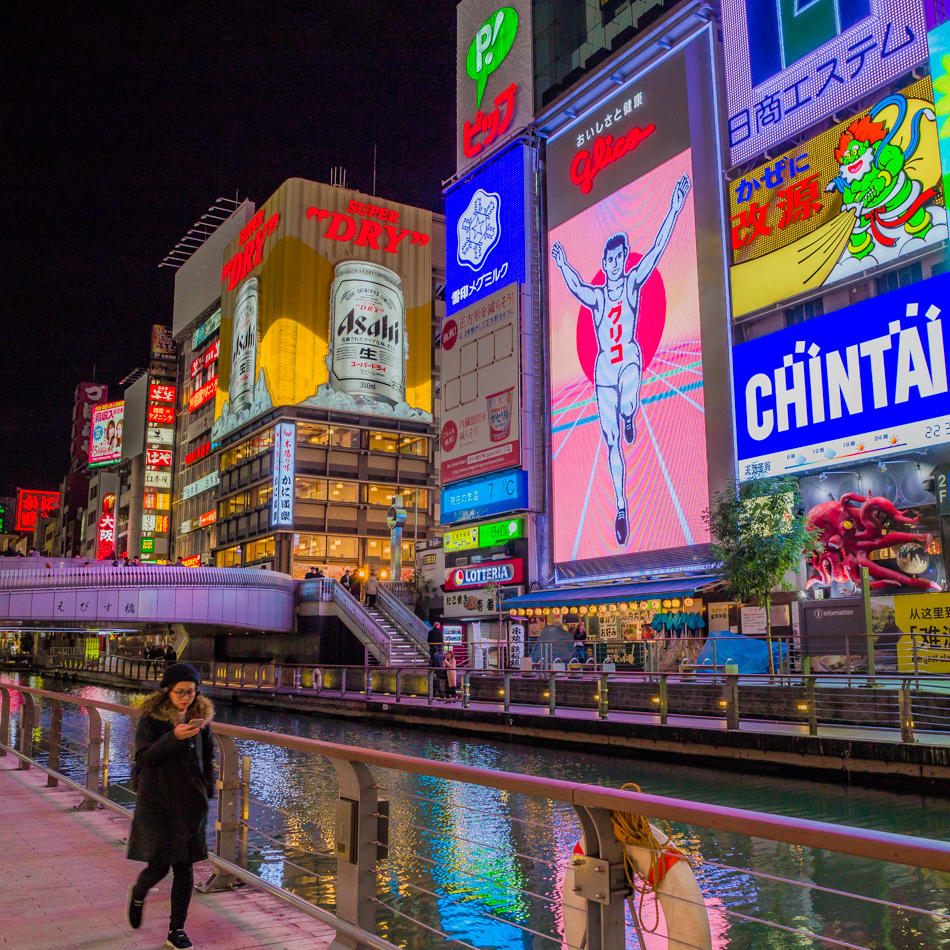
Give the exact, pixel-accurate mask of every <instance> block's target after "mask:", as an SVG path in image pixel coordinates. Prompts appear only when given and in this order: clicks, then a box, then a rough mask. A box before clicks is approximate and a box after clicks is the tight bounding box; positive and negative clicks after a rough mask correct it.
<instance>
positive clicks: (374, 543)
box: [366, 538, 416, 563]
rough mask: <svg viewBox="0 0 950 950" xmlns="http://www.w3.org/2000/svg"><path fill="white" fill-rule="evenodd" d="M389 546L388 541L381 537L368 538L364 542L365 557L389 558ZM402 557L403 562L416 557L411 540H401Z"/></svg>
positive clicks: (385, 559)
mask: <svg viewBox="0 0 950 950" xmlns="http://www.w3.org/2000/svg"><path fill="white" fill-rule="evenodd" d="M390 551H391V547H390V544H389V542H388V541H383V540H382V539H381V538H370V539H369V540H368V541H367V542H366V556H367V557H379V558H382V559H383V560H384V561H388V560H389V556H390ZM402 559H403V562H404V563H407V562H413V561H415V559H416V555H415V545H414V544H413V542H412V541H403V542H402Z"/></svg>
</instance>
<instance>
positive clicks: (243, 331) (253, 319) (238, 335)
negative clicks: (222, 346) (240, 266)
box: [228, 277, 257, 412]
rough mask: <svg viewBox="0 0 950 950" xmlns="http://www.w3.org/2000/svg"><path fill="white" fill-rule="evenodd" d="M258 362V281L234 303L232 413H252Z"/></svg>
mask: <svg viewBox="0 0 950 950" xmlns="http://www.w3.org/2000/svg"><path fill="white" fill-rule="evenodd" d="M256 362H257V278H256V277H251V278H249V279H248V280H246V281H245V282H244V283H243V284H242V285H241V288H240V290H238V294H237V299H236V300H235V302H234V321H233V323H232V325H231V379H230V382H229V383H228V402H229V403H230V405H231V412H238V411H240V410H242V409H249V408H250V406H251V403H252V402H253V400H254V367H255V363H256Z"/></svg>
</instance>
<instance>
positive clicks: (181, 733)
mask: <svg viewBox="0 0 950 950" xmlns="http://www.w3.org/2000/svg"><path fill="white" fill-rule="evenodd" d="M200 728H201V726H199V725H198V723H196V722H180V723H179V724H178V725H177V726H175V738H176V739H193V738H194V737H195V736H196V735H198V730H199V729H200Z"/></svg>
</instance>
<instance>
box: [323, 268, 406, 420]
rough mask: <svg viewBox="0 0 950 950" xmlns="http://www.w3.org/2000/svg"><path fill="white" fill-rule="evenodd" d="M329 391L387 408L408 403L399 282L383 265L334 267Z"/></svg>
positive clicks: (403, 305) (404, 303) (331, 289)
mask: <svg viewBox="0 0 950 950" xmlns="http://www.w3.org/2000/svg"><path fill="white" fill-rule="evenodd" d="M329 344H330V352H329V355H328V359H327V365H328V369H329V371H330V385H331V386H332V387H333V389H335V390H337V391H338V392H344V393H348V394H349V395H351V396H367V397H369V398H370V399H376V400H381V401H383V402H387V403H389V404H390V405H393V406H395V405H397V404H398V403H402V402H405V401H406V359H407V357H408V355H409V346H408V341H407V340H406V302H405V299H404V297H403V293H402V279H401V278H400V276H399V275H398V274H397V273H395V271H391V270H390V269H389V268H388V267H383V266H382V265H381V264H371V263H368V262H366V261H344V262H343V263H342V264H337V266H336V272H335V277H334V279H333V285H332V286H331V288H330V340H329Z"/></svg>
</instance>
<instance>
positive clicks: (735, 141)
mask: <svg viewBox="0 0 950 950" xmlns="http://www.w3.org/2000/svg"><path fill="white" fill-rule="evenodd" d="M722 45H723V56H724V59H725V67H726V68H725V75H726V86H727V95H728V108H729V144H730V148H731V152H732V164H733V165H738V164H739V163H740V162H745V161H747V160H749V159H750V158H755V156H757V155H761V154H762V153H763V152H765V151H766V150H767V149H769V148H771V147H772V146H773V145H777V144H779V143H781V142H785V141H788V140H789V139H791V138H793V137H794V136H795V135H797V134H798V133H799V132H801V131H803V130H804V129H807V128H808V127H809V126H811V125H814V124H815V123H816V122H818V121H820V120H821V119H823V118H825V117H826V116H829V115H831V114H832V113H834V112H836V111H838V110H839V109H841V108H842V107H843V106H846V105H848V104H849V103H851V102H854V101H855V100H857V99H860V98H861V97H863V96H865V95H867V94H868V93H870V92H873V91H874V90H875V89H879V88H881V87H882V86H885V85H886V84H887V83H890V82H893V81H894V80H896V79H899V78H900V77H901V76H903V75H905V74H906V73H909V72H910V71H911V70H912V69H914V67H916V66H919V65H920V64H921V63H924V62H926V60H927V37H926V22H925V19H924V5H923V4H922V3H921V2H920V0H874V3H873V4H872V3H871V0H810V2H808V3H802V2H800V0H775V2H772V0H724V2H723V4H722Z"/></svg>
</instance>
